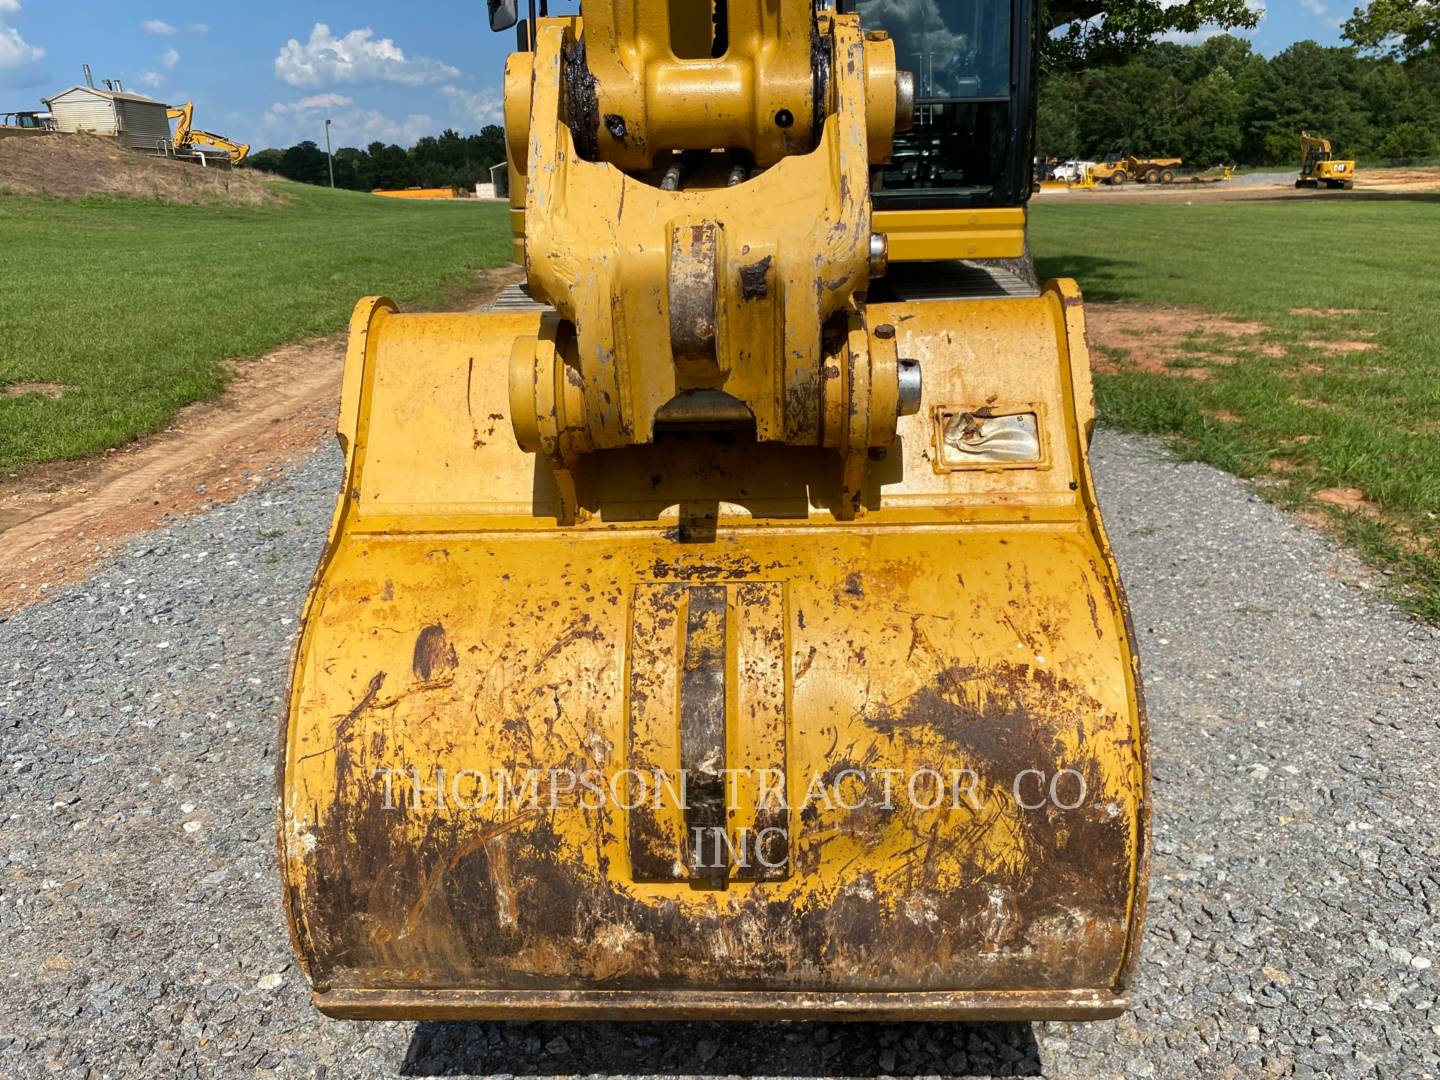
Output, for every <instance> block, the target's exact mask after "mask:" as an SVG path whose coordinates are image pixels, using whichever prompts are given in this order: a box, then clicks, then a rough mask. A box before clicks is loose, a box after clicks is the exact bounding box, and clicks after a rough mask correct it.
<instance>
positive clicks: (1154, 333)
mask: <svg viewBox="0 0 1440 1080" xmlns="http://www.w3.org/2000/svg"><path fill="white" fill-rule="evenodd" d="M1269 329H1270V328H1269V327H1267V326H1266V325H1265V324H1264V323H1258V322H1240V321H1238V320H1235V319H1227V318H1226V317H1225V316H1223V315H1215V314H1212V313H1211V312H1208V311H1200V310H1197V309H1195V308H1178V307H1158V306H1152V305H1148V304H1087V305H1086V307H1085V332H1086V338H1087V340H1088V341H1089V342H1090V344H1091V346H1092V347H1093V348H1094V349H1095V350H1096V356H1095V357H1094V364H1095V370H1096V371H1099V372H1106V373H1114V372H1119V371H1147V372H1150V373H1152V374H1157V375H1181V376H1184V377H1186V378H1191V379H1205V378H1208V377H1209V374H1210V371H1209V369H1210V368H1211V367H1214V366H1217V365H1218V366H1223V365H1226V364H1232V363H1234V362H1235V358H1234V356H1233V355H1231V354H1229V353H1228V352H1215V351H1211V350H1209V349H1203V348H1197V346H1199V345H1201V344H1202V343H1203V344H1205V345H1213V344H1214V343H1215V341H1216V339H1217V338H1218V339H1220V340H1221V341H1222V342H1223V343H1224V344H1225V345H1227V346H1234V347H1237V348H1247V349H1261V348H1263V347H1264V344H1263V343H1262V342H1261V341H1259V338H1260V336H1261V335H1263V334H1265V333H1267V332H1268V331H1269Z"/></svg>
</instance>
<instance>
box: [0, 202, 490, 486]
mask: <svg viewBox="0 0 1440 1080" xmlns="http://www.w3.org/2000/svg"><path fill="white" fill-rule="evenodd" d="M277 187H279V188H280V189H281V190H283V191H284V192H285V193H286V194H287V195H288V196H289V199H288V201H287V202H286V203H285V204H283V205H278V206H270V207H264V208H237V207H214V206H174V205H166V204H161V203H157V202H143V201H121V200H100V199H96V200H87V201H81V202H63V201H59V200H52V199H39V198H31V197H23V196H15V195H5V194H0V281H3V282H4V290H3V302H0V470H6V471H13V470H14V469H15V468H16V467H17V466H22V465H26V464H29V463H33V462H40V461H48V460H54V459H58V458H69V457H77V456H81V455H84V454H90V453H95V452H97V451H101V450H104V449H106V448H108V447H112V446H116V445H119V444H121V443H123V442H126V441H128V440H130V439H133V438H134V437H136V436H137V435H141V434H144V433H145V432H148V431H153V430H155V429H157V428H160V427H163V426H164V425H165V424H166V422H167V421H169V420H170V418H171V417H172V416H173V415H174V413H175V411H176V410H177V409H179V408H180V407H181V406H182V405H186V404H189V403H190V402H192V401H199V400H202V399H205V398H210V397H213V396H214V395H215V394H217V393H218V392H219V391H220V389H221V388H222V386H223V384H224V380H225V365H224V363H223V361H224V360H225V358H227V357H248V356H258V355H260V354H262V353H264V352H266V351H267V350H269V349H272V348H274V347H275V346H276V345H279V344H281V343H283V342H286V341H294V340H296V339H298V338H305V337H310V336H313V335H318V334H328V333H333V332H334V331H337V330H341V329H343V328H344V326H345V323H346V320H347V319H348V318H349V315H350V310H351V308H352V307H354V305H355V301H356V300H358V299H359V298H360V297H361V296H364V295H367V294H371V293H384V294H387V295H389V296H392V297H394V298H395V299H396V300H397V301H400V302H402V303H410V304H417V303H418V304H425V303H434V302H436V301H438V300H440V299H441V298H442V297H443V295H444V294H445V293H446V291H447V290H448V289H452V288H455V287H458V286H462V285H464V284H465V283H466V282H468V281H469V280H471V278H472V275H471V274H470V273H469V271H472V270H475V269H478V268H481V267H487V266H496V265H499V264H500V263H503V262H506V261H508V260H509V258H510V230H509V222H508V220H507V216H506V211H507V208H506V207H505V206H503V205H500V204H497V203H489V204H478V205H477V204H475V203H432V202H410V201H403V200H392V199H380V198H376V197H375V196H372V195H367V194H360V193H355V192H347V191H333V192H332V191H329V190H327V189H323V188H315V187H306V186H304V185H300V184H288V183H281V184H278V185H277ZM16 383H42V384H56V385H59V386H61V387H64V391H63V393H62V394H61V395H60V396H59V397H58V398H50V397H47V396H45V395H43V394H39V393H28V394H24V395H21V396H4V394H3V388H4V387H5V386H13V385H14V384H16Z"/></svg>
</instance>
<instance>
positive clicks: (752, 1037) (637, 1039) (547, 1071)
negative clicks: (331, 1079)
mask: <svg viewBox="0 0 1440 1080" xmlns="http://www.w3.org/2000/svg"><path fill="white" fill-rule="evenodd" d="M400 1072H401V1075H403V1076H471V1075H482V1076H483V1075H495V1074H510V1075H512V1076H544V1075H567V1074H568V1075H577V1074H578V1075H596V1074H598V1075H612V1076H613V1075H623V1076H656V1075H662V1074H692V1075H699V1076H737V1075H738V1076H755V1075H762V1076H843V1077H860V1076H877V1075H882V1074H883V1075H889V1076H916V1075H925V1076H934V1075H946V1076H1039V1075H1040V1048H1039V1046H1038V1045H1037V1044H1036V1042H1035V1035H1034V1032H1033V1030H1032V1029H1031V1027H1030V1025H1029V1024H1025V1023H1020V1024H948V1023H908V1024H878V1023H854V1024H834V1023H811V1022H805V1021H793V1022H788V1023H776V1022H767V1023H738V1022H736V1023H720V1022H679V1021H677V1022H673V1023H659V1022H650V1023H580V1024H576V1023H559V1022H555V1023H533V1022H532V1023H521V1022H515V1023H487V1022H473V1023H449V1022H447V1023H435V1022H427V1023H421V1024H417V1025H416V1027H415V1032H414V1034H413V1035H412V1036H411V1039H410V1048H409V1050H408V1051H407V1052H406V1055H405V1064H404V1065H403V1066H402V1067H401V1070H400Z"/></svg>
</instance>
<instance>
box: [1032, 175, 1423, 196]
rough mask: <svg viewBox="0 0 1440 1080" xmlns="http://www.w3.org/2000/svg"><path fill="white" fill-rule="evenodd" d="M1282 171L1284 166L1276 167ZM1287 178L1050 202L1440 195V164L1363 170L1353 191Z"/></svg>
mask: <svg viewBox="0 0 1440 1080" xmlns="http://www.w3.org/2000/svg"><path fill="white" fill-rule="evenodd" d="M1267 171H1268V170H1267ZM1276 171H1277V172H1280V170H1276ZM1282 175H1283V177H1284V178H1283V179H1278V178H1277V179H1276V180H1274V181H1272V182H1265V181H1260V180H1258V178H1257V180H1256V181H1251V180H1248V179H1247V178H1246V176H1245V175H1241V176H1239V177H1236V178H1235V179H1234V180H1228V181H1224V182H1221V183H1216V184H1125V185H1123V186H1122V187H1111V186H1110V185H1108V184H1101V185H1099V186H1098V187H1093V188H1085V189H1078V188H1077V189H1075V190H1072V191H1068V192H1055V193H1053V194H1051V193H1048V192H1047V193H1046V198H1045V201H1046V203H1048V204H1063V203H1065V202H1067V201H1073V202H1076V203H1083V202H1085V201H1086V200H1090V199H1118V200H1122V201H1125V202H1140V203H1170V204H1175V203H1181V204H1184V203H1217V202H1247V201H1250V200H1256V199H1264V200H1273V199H1310V200H1316V199H1361V200H1363V199H1367V198H1370V199H1373V198H1376V197H1381V198H1383V197H1386V196H1390V197H1396V196H1410V197H1413V196H1415V195H1420V196H1421V197H1423V198H1433V197H1434V196H1435V195H1436V194H1440V168H1423V169H1417V168H1403V169H1363V168H1362V169H1360V170H1359V172H1358V173H1357V174H1356V176H1355V187H1354V189H1353V190H1350V191H1329V190H1325V189H1320V190H1312V189H1310V188H1297V187H1296V186H1295V180H1294V176H1295V173H1294V172H1290V171H1288V170H1286V171H1284V172H1283V173H1282Z"/></svg>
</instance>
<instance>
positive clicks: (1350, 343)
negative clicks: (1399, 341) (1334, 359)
mask: <svg viewBox="0 0 1440 1080" xmlns="http://www.w3.org/2000/svg"><path fill="white" fill-rule="evenodd" d="M1305 347H1306V348H1308V349H1316V350H1319V351H1321V352H1329V353H1357V352H1370V351H1371V350H1373V349H1378V348H1379V347H1380V346H1379V345H1378V344H1376V343H1375V342H1373V341H1355V340H1346V339H1343V338H1342V339H1339V340H1336V339H1334V338H1314V339H1312V340H1310V341H1307V342H1305Z"/></svg>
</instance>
